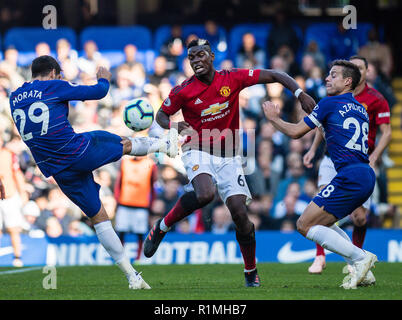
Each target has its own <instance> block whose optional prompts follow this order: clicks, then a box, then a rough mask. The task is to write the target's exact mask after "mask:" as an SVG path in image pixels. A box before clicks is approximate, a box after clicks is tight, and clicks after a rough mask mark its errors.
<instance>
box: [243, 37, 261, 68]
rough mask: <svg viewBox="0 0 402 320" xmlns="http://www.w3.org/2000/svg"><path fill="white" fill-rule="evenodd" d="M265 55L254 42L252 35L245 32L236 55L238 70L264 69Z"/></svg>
mask: <svg viewBox="0 0 402 320" xmlns="http://www.w3.org/2000/svg"><path fill="white" fill-rule="evenodd" d="M265 60H266V55H265V52H264V50H262V49H261V48H260V47H259V46H258V45H257V44H256V42H255V37H254V34H252V33H251V32H247V33H245V34H244V35H243V37H242V45H241V47H240V49H239V51H238V52H237V55H236V66H237V67H238V68H245V66H247V67H249V68H265Z"/></svg>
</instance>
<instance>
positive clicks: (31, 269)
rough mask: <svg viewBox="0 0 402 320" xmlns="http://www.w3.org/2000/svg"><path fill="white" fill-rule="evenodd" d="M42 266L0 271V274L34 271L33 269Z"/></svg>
mask: <svg viewBox="0 0 402 320" xmlns="http://www.w3.org/2000/svg"><path fill="white" fill-rule="evenodd" d="M42 268H43V267H30V268H24V269H17V270H7V271H0V276H1V275H3V274H13V273H22V272H28V271H34V270H39V269H42Z"/></svg>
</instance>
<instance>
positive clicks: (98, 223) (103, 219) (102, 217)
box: [90, 205, 151, 289]
mask: <svg viewBox="0 0 402 320" xmlns="http://www.w3.org/2000/svg"><path fill="white" fill-rule="evenodd" d="M90 219H91V222H92V224H93V226H94V228H95V232H96V235H97V237H98V239H99V242H100V243H101V244H102V246H103V247H104V248H105V250H106V251H107V252H108V253H109V254H110V256H111V257H112V259H113V260H114V261H115V263H116V264H117V266H118V267H119V268H120V270H121V271H123V273H124V274H125V275H126V277H127V280H128V281H129V288H130V289H151V287H150V286H149V285H148V284H147V283H146V282H145V281H144V280H143V279H142V277H141V275H140V274H139V273H138V272H137V271H136V270H135V269H134V268H133V266H132V265H131V263H130V260H129V259H128V258H127V256H126V255H125V253H124V247H123V245H122V243H121V241H120V239H119V237H118V236H117V234H116V232H115V231H114V229H113V227H112V223H111V221H110V219H109V217H108V215H107V213H106V210H105V208H104V207H103V205H102V206H101V209H100V210H99V212H98V213H97V214H96V215H95V216H94V217H92V218H90Z"/></svg>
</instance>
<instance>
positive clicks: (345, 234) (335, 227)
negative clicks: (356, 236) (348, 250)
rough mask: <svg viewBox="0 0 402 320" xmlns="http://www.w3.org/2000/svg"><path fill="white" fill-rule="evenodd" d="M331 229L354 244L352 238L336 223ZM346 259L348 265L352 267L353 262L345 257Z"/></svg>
mask: <svg viewBox="0 0 402 320" xmlns="http://www.w3.org/2000/svg"><path fill="white" fill-rule="evenodd" d="M330 229H332V230H334V231H336V232H337V233H339V234H340V235H341V236H342V237H344V238H345V239H346V240H348V241H349V242H352V240H350V238H349V236H348V235H347V233H346V232H345V231H343V230H342V228H340V227H339V226H337V225H336V224H335V223H334V224H333V225H332V226H331V227H330ZM344 259H345V261H346V262H347V264H350V265H351V264H352V263H353V262H352V260H350V259H349V258H346V257H344Z"/></svg>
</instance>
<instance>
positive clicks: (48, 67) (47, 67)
mask: <svg viewBox="0 0 402 320" xmlns="http://www.w3.org/2000/svg"><path fill="white" fill-rule="evenodd" d="M53 69H54V70H56V75H59V74H60V72H61V67H60V65H59V63H58V62H57V60H56V59H55V58H53V57H51V56H40V57H37V58H35V59H34V60H33V61H32V65H31V72H32V78H35V77H40V76H42V77H43V76H47V75H48V74H49V73H50V72H52V70H53Z"/></svg>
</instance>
